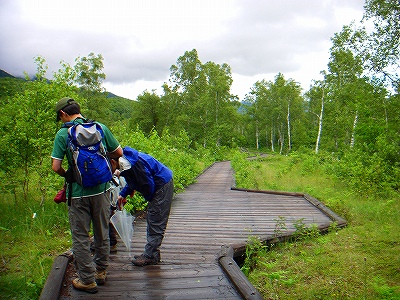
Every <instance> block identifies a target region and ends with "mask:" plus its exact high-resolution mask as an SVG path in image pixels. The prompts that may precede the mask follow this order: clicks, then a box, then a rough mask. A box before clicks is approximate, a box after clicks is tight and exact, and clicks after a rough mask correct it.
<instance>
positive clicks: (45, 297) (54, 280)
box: [39, 251, 73, 300]
mask: <svg viewBox="0 0 400 300" xmlns="http://www.w3.org/2000/svg"><path fill="white" fill-rule="evenodd" d="M72 260H73V254H72V252H71V251H66V252H64V253H63V254H60V255H59V256H57V257H56V258H55V259H54V262H53V265H52V268H51V270H50V273H49V276H47V280H46V283H45V285H44V287H43V289H42V292H41V294H40V298H39V299H40V300H53V299H58V297H59V294H60V291H61V286H62V284H63V280H64V276H65V272H66V270H67V266H68V264H69V263H70V262H71V261H72Z"/></svg>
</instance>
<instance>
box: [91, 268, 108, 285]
mask: <svg viewBox="0 0 400 300" xmlns="http://www.w3.org/2000/svg"><path fill="white" fill-rule="evenodd" d="M106 277H107V272H106V270H101V271H96V274H94V278H95V280H96V283H97V284H98V285H103V284H105V283H106Z"/></svg>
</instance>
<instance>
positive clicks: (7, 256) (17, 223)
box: [0, 194, 71, 300]
mask: <svg viewBox="0 0 400 300" xmlns="http://www.w3.org/2000/svg"><path fill="white" fill-rule="evenodd" d="M13 199H14V197H13V195H5V194H2V195H1V198H0V216H1V218H0V239H1V242H0V255H1V261H0V266H1V269H0V299H18V300H19V299H38V295H40V292H41V290H42V288H43V285H44V283H45V281H46V278H47V275H48V274H49V272H50V269H51V266H52V264H53V260H54V258H55V257H57V256H58V255H59V254H61V253H63V252H65V251H66V250H68V249H69V248H70V246H71V242H70V232H69V225H68V215H67V206H66V205H65V203H62V204H59V205H57V204H55V203H54V202H53V201H51V202H50V201H49V202H46V203H44V204H43V205H41V204H40V202H38V201H35V200H34V199H33V198H32V197H28V200H27V201H24V200H23V198H22V197H21V198H18V200H17V201H14V200H13Z"/></svg>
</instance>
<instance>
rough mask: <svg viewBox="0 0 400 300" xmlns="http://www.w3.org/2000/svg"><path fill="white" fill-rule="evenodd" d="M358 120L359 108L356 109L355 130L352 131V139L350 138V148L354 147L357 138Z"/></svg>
mask: <svg viewBox="0 0 400 300" xmlns="http://www.w3.org/2000/svg"><path fill="white" fill-rule="evenodd" d="M357 122H358V110H357V111H356V115H355V116H354V122H353V131H352V133H351V140H350V148H351V149H353V148H354V142H355V138H356V126H357Z"/></svg>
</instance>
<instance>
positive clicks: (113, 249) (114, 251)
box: [110, 244, 118, 253]
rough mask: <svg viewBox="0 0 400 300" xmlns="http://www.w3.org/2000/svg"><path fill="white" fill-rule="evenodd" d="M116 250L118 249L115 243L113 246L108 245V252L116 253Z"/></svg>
mask: <svg viewBox="0 0 400 300" xmlns="http://www.w3.org/2000/svg"><path fill="white" fill-rule="evenodd" d="M117 252H118V249H117V245H116V244H115V245H113V246H110V253H117Z"/></svg>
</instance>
